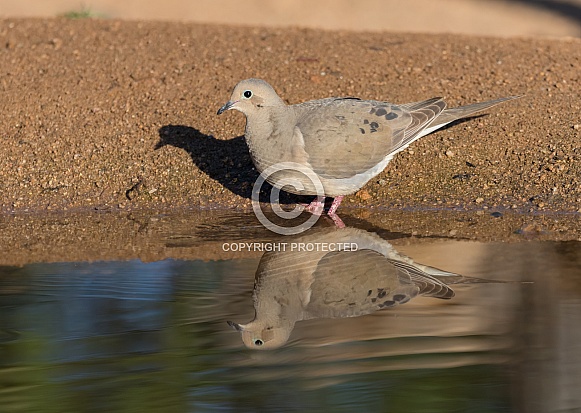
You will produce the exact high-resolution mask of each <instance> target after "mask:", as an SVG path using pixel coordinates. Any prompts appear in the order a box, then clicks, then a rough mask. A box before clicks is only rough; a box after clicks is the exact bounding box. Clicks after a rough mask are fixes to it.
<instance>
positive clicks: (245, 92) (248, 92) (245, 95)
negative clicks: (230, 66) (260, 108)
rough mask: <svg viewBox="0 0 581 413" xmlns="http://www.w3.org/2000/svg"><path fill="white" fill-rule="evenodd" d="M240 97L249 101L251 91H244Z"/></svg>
mask: <svg viewBox="0 0 581 413" xmlns="http://www.w3.org/2000/svg"><path fill="white" fill-rule="evenodd" d="M242 96H244V97H245V98H246V99H250V98H251V97H252V91H251V90H245V91H244V93H243V94H242Z"/></svg>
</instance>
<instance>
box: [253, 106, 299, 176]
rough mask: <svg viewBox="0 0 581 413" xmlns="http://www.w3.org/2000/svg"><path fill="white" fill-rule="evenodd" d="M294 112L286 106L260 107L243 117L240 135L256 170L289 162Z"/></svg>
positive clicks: (291, 148) (294, 123)
mask: <svg viewBox="0 0 581 413" xmlns="http://www.w3.org/2000/svg"><path fill="white" fill-rule="evenodd" d="M295 125H296V118H295V113H294V111H293V110H292V108H291V107H289V106H287V105H284V104H282V105H280V106H272V107H265V108H261V109H260V110H258V111H256V112H255V113H253V114H251V115H247V116H246V130H245V133H244V136H245V138H246V143H247V144H248V148H249V149H250V155H251V156H252V159H253V161H254V164H255V165H256V168H257V169H258V171H259V172H262V171H263V170H264V169H266V168H268V167H269V166H271V165H273V164H275V163H278V162H284V161H293V159H292V158H293V146H294V145H295V143H294V141H295V139H293V135H294V129H295Z"/></svg>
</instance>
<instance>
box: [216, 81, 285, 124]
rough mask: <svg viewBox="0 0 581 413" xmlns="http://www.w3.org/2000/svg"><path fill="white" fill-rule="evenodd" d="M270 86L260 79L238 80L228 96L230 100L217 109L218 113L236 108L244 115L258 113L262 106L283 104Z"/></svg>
mask: <svg viewBox="0 0 581 413" xmlns="http://www.w3.org/2000/svg"><path fill="white" fill-rule="evenodd" d="M284 105H285V103H284V102H283V101H282V99H281V98H280V97H279V96H278V95H277V94H276V92H275V91H274V89H273V88H272V86H270V85H269V84H268V83H266V82H265V81H264V80H260V79H246V80H242V81H240V82H239V83H238V84H237V85H236V87H234V90H233V91H232V95H231V96H230V100H229V101H228V102H227V103H226V104H225V105H224V106H222V107H221V108H220V109H219V110H218V115H220V114H222V113H223V112H225V111H227V110H230V109H236V110H238V111H240V112H242V113H244V114H245V115H246V116H249V115H253V114H256V113H258V112H259V111H260V110H261V109H262V108H267V107H273V106H284Z"/></svg>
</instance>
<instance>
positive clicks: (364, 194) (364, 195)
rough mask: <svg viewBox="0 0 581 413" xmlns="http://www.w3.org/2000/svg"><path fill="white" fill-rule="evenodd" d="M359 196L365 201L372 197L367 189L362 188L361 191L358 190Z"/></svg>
mask: <svg viewBox="0 0 581 413" xmlns="http://www.w3.org/2000/svg"><path fill="white" fill-rule="evenodd" d="M357 196H358V197H359V198H360V199H361V200H363V201H367V200H368V199H371V195H370V194H369V192H367V191H366V190H365V189H362V190H360V191H359V192H357Z"/></svg>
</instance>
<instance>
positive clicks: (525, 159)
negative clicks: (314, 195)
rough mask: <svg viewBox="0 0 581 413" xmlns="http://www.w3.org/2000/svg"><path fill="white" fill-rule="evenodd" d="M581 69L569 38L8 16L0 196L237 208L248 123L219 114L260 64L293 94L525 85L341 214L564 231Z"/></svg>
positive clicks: (13, 203)
mask: <svg viewBox="0 0 581 413" xmlns="http://www.w3.org/2000/svg"><path fill="white" fill-rule="evenodd" d="M580 73H581V40H580V39H574V38H570V39H561V40H557V39H550V40H549V39H528V38H510V39H506V38H504V39H500V38H482V37H469V36H460V35H419V34H393V33H356V32H341V31H339V32H331V31H317V30H309V29H266V28H260V29H259V28H251V27H232V26H210V25H199V24H186V23H160V22H151V23H140V22H122V21H115V20H91V19H85V20H67V19H62V18H61V19H4V20H0V96H1V101H2V116H1V117H0V130H1V131H2V132H1V135H0V136H1V137H2V145H1V146H0V210H1V211H2V212H3V213H4V214H12V215H13V214H16V215H18V214H22V213H28V214H30V213H33V214H39V213H40V214H46V213H51V212H59V213H60V212H63V211H77V212H79V211H80V212H82V211H95V210H97V211H109V212H116V211H120V210H121V211H136V210H160V209H163V210H168V209H173V210H175V209H180V208H182V209H183V208H192V207H194V208H196V207H199V208H206V209H207V208H220V209H240V210H248V209H249V208H250V205H251V203H250V192H251V187H252V184H253V182H254V180H255V179H256V177H257V173H256V171H255V170H254V169H253V168H252V163H251V161H250V157H249V155H248V150H247V147H246V145H245V143H244V140H243V138H242V137H241V135H242V133H243V127H244V119H243V116H242V115H241V114H239V113H234V112H229V113H227V114H225V115H222V116H216V110H217V109H218V108H219V107H220V106H221V105H222V104H223V103H224V102H226V101H227V100H228V98H229V95H230V91H231V88H232V87H233V86H234V85H235V84H236V83H237V81H238V80H240V79H243V78H247V77H260V78H264V79H265V80H267V81H269V82H270V83H271V84H272V85H273V86H274V87H275V89H277V91H278V92H279V94H280V95H281V96H282V97H283V98H284V99H286V100H287V101H288V102H289V103H297V102H301V101H304V100H309V99H316V98H322V97H328V96H345V95H349V96H358V97H361V98H367V99H379V100H388V101H390V102H394V103H405V102H411V101H418V100H423V99H426V98H430V97H433V96H445V97H446V98H447V101H448V104H449V106H451V107H453V106H456V105H461V104H468V103H473V102H478V101H482V100H487V99H494V98H497V97H502V96H509V95H524V97H523V98H521V99H519V100H516V101H511V102H508V103H506V104H503V105H502V106H499V107H495V108H492V109H491V110H490V111H489V114H488V115H487V116H482V117H478V118H475V119H472V120H470V121H466V122H462V123H459V124H456V125H454V126H452V127H449V128H447V129H445V130H442V131H439V132H437V133H434V134H432V135H429V136H427V137H425V138H422V139H421V140H420V141H418V142H416V143H414V144H413V145H411V147H410V148H408V150H406V151H404V152H402V153H400V154H399V155H397V156H396V158H395V159H394V161H392V162H391V163H390V164H389V165H388V167H387V168H386V170H385V171H384V172H383V173H382V174H380V175H379V176H378V177H377V178H375V179H374V180H373V181H372V182H370V183H369V184H368V185H367V186H366V187H364V188H363V189H362V190H361V191H360V192H358V193H357V194H355V195H351V196H349V197H346V199H345V201H344V207H345V211H347V210H348V209H349V206H353V207H357V208H363V209H365V208H375V209H377V208H385V209H387V210H406V209H414V210H428V209H434V208H435V209H441V210H463V211H472V212H474V213H476V211H480V213H482V212H483V211H484V212H485V213H488V212H489V211H493V210H494V211H499V212H501V213H506V211H512V212H513V213H516V214H522V215H523V216H527V215H530V216H533V215H535V214H536V215H538V214H539V213H540V214H558V215H559V216H560V217H564V218H562V219H565V220H569V221H570V222H571V223H572V224H571V225H569V228H573V227H575V225H577V224H575V223H576V221H577V220H578V218H579V212H581V163H580V162H579V161H580V160H581V116H580V113H581V99H580V95H581V85H580V78H579V75H580ZM342 208H343V207H342ZM340 211H341V209H340ZM6 217H7V215H5V219H8V218H6ZM560 219H561V218H560ZM578 234H579V232H577V233H576V232H575V231H572V232H570V236H569V238H570V239H577V238H578V237H579V235H578ZM5 237H7V235H5ZM557 238H558V237H557Z"/></svg>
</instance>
